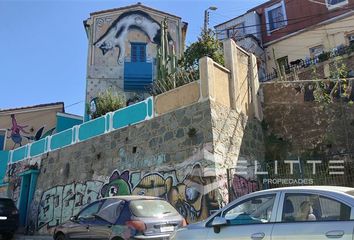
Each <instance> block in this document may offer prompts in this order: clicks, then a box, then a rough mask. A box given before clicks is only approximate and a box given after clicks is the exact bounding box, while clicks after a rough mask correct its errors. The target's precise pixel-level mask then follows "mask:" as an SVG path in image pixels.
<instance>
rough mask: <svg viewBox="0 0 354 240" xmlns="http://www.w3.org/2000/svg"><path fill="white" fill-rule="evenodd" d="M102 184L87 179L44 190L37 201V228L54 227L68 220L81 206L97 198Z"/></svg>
mask: <svg viewBox="0 0 354 240" xmlns="http://www.w3.org/2000/svg"><path fill="white" fill-rule="evenodd" d="M102 185H103V182H100V181H87V182H86V183H72V184H68V185H65V186H56V187H53V188H51V189H49V190H47V191H45V192H44V193H43V195H42V198H41V201H40V203H39V211H38V228H42V227H43V226H47V227H55V226H57V225H59V224H61V223H62V222H65V221H67V220H69V218H70V217H71V216H74V215H76V214H77V213H78V212H79V211H80V209H81V208H82V206H84V205H86V204H89V203H90V202H92V201H94V200H96V199H98V198H99V196H100V190H101V188H102Z"/></svg>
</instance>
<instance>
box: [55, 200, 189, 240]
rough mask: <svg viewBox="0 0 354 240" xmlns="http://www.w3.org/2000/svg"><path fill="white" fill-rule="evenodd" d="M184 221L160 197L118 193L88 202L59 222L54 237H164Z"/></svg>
mask: <svg viewBox="0 0 354 240" xmlns="http://www.w3.org/2000/svg"><path fill="white" fill-rule="evenodd" d="M184 225H186V222H185V220H184V218H183V217H182V216H181V215H180V214H179V213H178V212H177V211H176V209H175V208H174V207H173V206H172V205H171V204H169V203H168V202H167V201H165V200H163V199H161V198H157V197H147V196H118V197H109V198H102V199H100V200H97V201H95V202H93V203H91V204H89V205H88V206H87V207H85V208H84V209H82V210H81V211H80V212H79V214H78V215H76V216H73V217H71V218H70V220H69V221H67V222H65V223H63V224H62V225H59V226H58V227H57V228H56V229H55V231H54V239H55V240H64V239H65V240H67V239H109V240H125V239H156V240H158V239H168V238H169V236H170V234H171V233H173V232H174V231H175V230H176V229H177V228H179V227H182V226H184Z"/></svg>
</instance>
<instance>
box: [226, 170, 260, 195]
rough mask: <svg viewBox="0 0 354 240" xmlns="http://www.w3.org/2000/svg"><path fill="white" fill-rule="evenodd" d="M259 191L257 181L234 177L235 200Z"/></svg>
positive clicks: (233, 190)
mask: <svg viewBox="0 0 354 240" xmlns="http://www.w3.org/2000/svg"><path fill="white" fill-rule="evenodd" d="M258 190H259V184H258V182H257V181H256V180H251V179H246V178H244V177H242V176H239V175H236V174H235V175H234V177H233V179H232V193H233V195H234V196H233V197H234V198H235V199H236V198H239V197H242V196H243V195H246V194H249V193H252V192H255V191H258Z"/></svg>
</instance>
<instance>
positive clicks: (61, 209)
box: [38, 163, 219, 228]
mask: <svg viewBox="0 0 354 240" xmlns="http://www.w3.org/2000/svg"><path fill="white" fill-rule="evenodd" d="M187 168H188V169H189V170H184V171H185V172H187V173H185V174H184V176H183V177H182V178H181V179H179V178H178V175H177V170H171V171H162V172H147V173H144V172H137V171H135V172H134V171H133V172H130V171H128V170H126V171H123V172H122V173H120V172H119V171H118V170H115V171H114V172H113V173H112V175H111V176H110V177H109V180H108V181H107V183H105V184H103V183H102V182H100V181H87V182H86V183H85V184H81V183H72V184H69V185H65V186H56V187H53V188H51V189H49V190H47V191H45V192H44V193H43V195H42V197H41V201H40V206H39V211H38V228H42V227H44V226H47V227H48V228H50V227H54V226H57V225H58V224H60V223H62V222H64V221H66V220H68V219H69V218H70V217H71V216H73V215H75V214H77V213H78V212H79V210H80V209H81V208H82V206H84V205H85V204H88V203H90V202H91V201H93V200H95V199H98V198H100V197H107V196H117V195H127V194H134V195H146V196H158V197H162V198H165V199H166V200H168V201H169V202H170V203H171V204H172V205H173V206H174V207H175V208H176V209H177V210H178V211H179V212H180V213H181V215H183V216H184V217H185V219H186V220H187V222H195V221H197V220H201V219H205V218H206V217H208V215H210V211H213V210H216V209H218V208H219V204H218V201H217V199H218V195H217V191H206V189H204V187H205V186H207V185H209V184H211V183H212V182H213V181H214V180H213V178H212V177H205V176H203V170H202V166H201V165H200V164H199V163H197V164H195V165H193V166H188V167H187Z"/></svg>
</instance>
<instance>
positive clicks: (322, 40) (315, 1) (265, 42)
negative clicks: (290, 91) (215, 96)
mask: <svg viewBox="0 0 354 240" xmlns="http://www.w3.org/2000/svg"><path fill="white" fill-rule="evenodd" d="M353 9H354V0H297V1H285V0H271V1H267V2H265V3H264V4H261V5H259V6H257V7H255V8H253V9H250V10H248V11H247V13H246V14H244V15H242V16H240V17H237V18H235V19H240V20H241V19H243V18H244V16H247V15H248V14H251V15H254V13H257V15H258V16H259V24H257V25H256V26H254V25H253V23H252V22H250V21H249V22H245V23H246V24H245V25H244V28H245V29H247V28H248V27H249V28H250V29H252V28H255V27H257V28H258V29H257V30H253V31H254V32H255V33H257V34H258V36H259V35H260V36H259V38H260V40H261V41H260V42H261V47H262V48H263V49H264V61H265V65H266V72H267V73H272V72H276V70H277V68H278V69H280V70H281V69H282V68H285V69H288V68H289V67H291V66H293V65H299V64H301V65H304V64H305V63H306V62H307V63H310V62H311V63H317V62H318V61H320V60H319V59H318V57H319V55H321V54H323V53H325V52H337V51H340V49H342V48H343V47H345V46H348V45H350V44H351V43H353V42H354V11H353ZM230 21H231V20H230ZM218 27H220V26H219V25H218V26H216V30H218ZM257 34H254V36H257ZM249 42H250V41H249ZM305 65H306V64H305ZM307 65H309V64H307ZM260 74H261V73H260ZM263 77H264V76H260V79H261V80H262V79H263Z"/></svg>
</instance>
